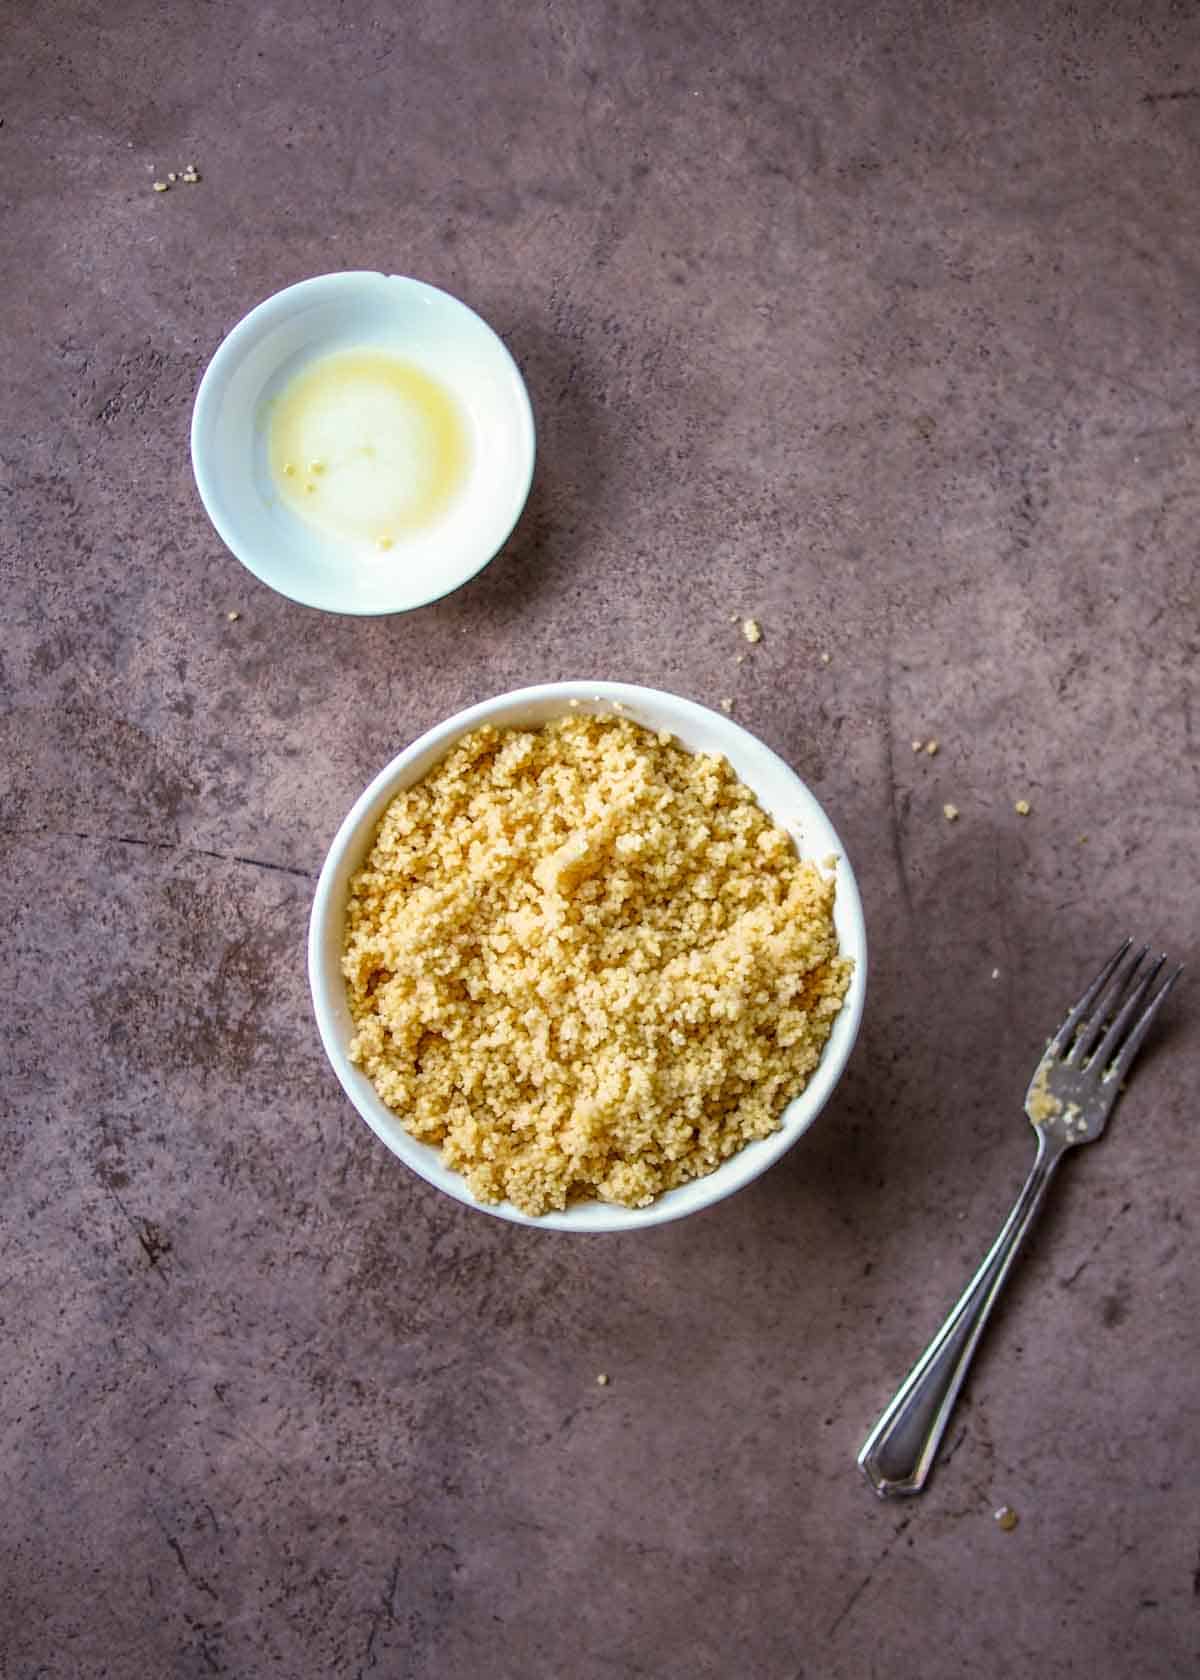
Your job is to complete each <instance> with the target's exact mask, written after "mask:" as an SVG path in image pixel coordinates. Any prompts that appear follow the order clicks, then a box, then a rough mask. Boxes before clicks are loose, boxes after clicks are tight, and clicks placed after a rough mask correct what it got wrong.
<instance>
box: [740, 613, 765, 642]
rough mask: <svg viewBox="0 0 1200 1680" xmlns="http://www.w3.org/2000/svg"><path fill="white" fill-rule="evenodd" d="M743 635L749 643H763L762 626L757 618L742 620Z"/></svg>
mask: <svg viewBox="0 0 1200 1680" xmlns="http://www.w3.org/2000/svg"><path fill="white" fill-rule="evenodd" d="M742 635H743V636H745V638H746V640H747V641H748V642H761V641H762V625H761V624H760V623H759V622H758V620H757V619H756V618H744V619H743V620H742Z"/></svg>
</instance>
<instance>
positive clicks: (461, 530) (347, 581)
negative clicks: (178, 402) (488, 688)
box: [192, 272, 535, 614]
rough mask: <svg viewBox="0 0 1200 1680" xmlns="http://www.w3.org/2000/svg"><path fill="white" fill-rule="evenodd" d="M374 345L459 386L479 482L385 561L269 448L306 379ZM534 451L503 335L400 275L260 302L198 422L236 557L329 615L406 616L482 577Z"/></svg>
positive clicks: (216, 517) (213, 508)
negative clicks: (304, 489)
mask: <svg viewBox="0 0 1200 1680" xmlns="http://www.w3.org/2000/svg"><path fill="white" fill-rule="evenodd" d="M365 347H370V348H372V349H376V350H382V351H385V352H391V353H392V354H394V355H397V356H401V357H403V358H404V359H405V360H406V361H407V362H410V363H413V364H415V365H416V366H417V367H419V368H421V369H422V370H423V371H424V372H426V373H428V374H430V375H431V376H432V377H433V378H434V379H436V380H437V381H438V382H439V383H440V384H441V385H442V386H444V387H446V388H447V389H448V390H449V391H450V392H451V394H452V395H453V396H454V397H455V398H456V399H457V402H458V405H459V407H460V409H461V411H462V414H463V417H464V420H465V423H466V427H467V431H468V434H469V438H470V451H469V454H470V465H469V467H468V470H467V477H466V481H465V483H464V485H463V488H462V489H461V490H460V491H459V493H458V494H457V495H456V496H455V498H454V501H453V502H452V504H451V505H450V507H449V508H448V509H447V511H446V512H445V514H444V515H443V516H442V517H441V518H440V519H439V520H438V521H437V523H436V524H431V525H429V526H428V527H426V528H424V529H422V530H420V531H416V532H410V533H408V534H406V535H405V536H403V537H402V538H400V539H399V540H397V542H396V544H395V546H394V547H393V548H392V549H391V550H390V551H389V552H387V553H386V554H381V555H374V554H371V553H370V552H368V551H367V550H365V549H358V550H356V549H355V548H354V546H353V545H347V544H344V543H340V542H339V541H338V540H337V539H336V538H333V537H330V536H329V535H327V534H325V533H324V532H322V531H320V530H318V529H316V528H314V527H313V526H312V525H310V524H308V523H307V522H306V521H305V520H303V519H301V518H299V517H298V516H297V515H296V514H294V513H293V512H292V511H291V510H290V509H289V508H288V507H287V506H286V504H285V502H284V501H283V500H282V499H281V498H280V496H279V494H278V492H277V490H276V488H275V485H274V483H273V481H272V476H271V471H270V463H269V459H268V447H267V445H268V436H267V434H268V430H269V422H270V415H271V409H272V405H273V403H274V401H275V399H276V398H277V397H278V396H279V395H280V393H281V392H282V391H283V390H284V389H285V387H286V386H287V385H288V384H289V382H290V381H291V380H292V379H293V378H294V377H295V375H296V374H298V373H299V372H300V371H301V370H302V369H303V368H305V367H306V366H307V365H308V364H309V363H311V362H313V361H315V360H316V359H317V358H318V357H321V356H325V355H328V354H330V353H332V352H335V351H339V350H350V349H357V348H365ZM534 452H535V445H534V428H533V412H532V409H531V408H530V405H529V394H528V392H527V391H526V389H525V383H524V381H523V380H522V378H521V375H520V373H519V372H518V370H517V365H516V363H515V362H514V361H513V359H512V357H511V355H510V354H509V352H508V350H507V349H506V348H505V346H504V344H503V343H502V342H501V340H500V339H499V338H498V337H497V336H496V334H495V333H494V332H493V331H492V329H491V327H489V326H488V324H487V323H486V321H484V320H482V319H481V318H480V317H479V316H478V315H476V314H475V312H474V310H472V309H468V308H467V306H466V304H465V303H460V302H459V300H458V299H457V298H454V297H451V296H450V294H449V293H448V292H442V291H439V290H438V289H437V287H436V286H428V285H426V284H425V283H424V282H423V281H421V280H410V279H406V278H404V277H403V276H401V275H396V274H375V273H369V272H363V273H347V274H323V275H320V276H318V277H317V278H316V279H314V280H302V281H300V282H299V284H298V285H295V286H288V287H287V288H286V290H284V291H282V292H276V294H275V296H274V297H270V298H268V299H267V300H266V302H265V303H260V304H259V305H258V306H257V308H255V309H252V310H251V311H250V313H249V314H248V315H247V316H246V317H245V318H244V319H243V320H241V321H239V322H238V324H237V326H236V327H234V329H233V331H232V332H231V333H230V334H229V336H228V337H227V338H226V339H225V340H224V342H223V343H222V344H221V346H220V347H219V349H218V350H217V352H216V354H215V356H214V357H213V359H212V361H211V362H210V363H209V365H208V368H207V369H206V371H205V374H204V378H203V379H202V380H201V382H200V389H199V391H198V392H197V394H196V406H195V410H194V413H193V415H192V467H193V470H194V472H195V475H196V486H197V489H198V490H199V492H200V499H201V501H202V502H203V503H204V507H205V510H206V512H207V513H208V516H209V518H210V519H211V520H212V522H213V524H214V526H215V527H216V529H217V533H218V535H219V536H220V537H221V539H222V541H223V542H224V543H225V545H226V547H227V548H229V549H231V550H232V552H233V553H234V554H235V555H236V556H237V558H238V559H239V560H240V561H241V562H242V564H243V565H244V566H245V567H246V568H247V569H248V570H249V571H251V572H253V573H254V575H255V577H257V578H260V579H261V580H262V582H263V583H266V584H269V585H270V587H271V588H272V589H277V590H278V591H279V592H280V594H282V595H287V596H289V597H290V598H291V599H292V600H293V601H300V602H302V603H303V604H304V605H305V606H309V607H321V608H323V609H324V610H325V611H326V612H340V613H359V614H376V613H390V612H404V611H407V610H409V609H410V608H413V607H420V606H424V605H426V603H428V602H429V601H435V600H437V599H438V597H439V596H441V595H445V594H447V593H449V591H450V590H452V589H457V588H458V586H459V585H460V584H463V583H465V582H466V581H467V579H468V578H471V577H474V575H475V573H476V572H478V571H480V570H481V569H482V568H483V567H484V566H486V565H487V563H488V561H489V560H491V559H492V558H493V556H494V555H495V554H496V553H497V552H498V551H499V549H500V548H501V547H502V546H503V544H504V542H505V540H506V539H507V537H508V535H509V533H510V532H511V531H512V528H513V526H514V525H515V524H516V522H517V519H518V518H519V516H520V513H521V509H522V508H523V507H524V505H525V499H526V497H527V496H528V494H529V486H530V482H531V480H532V478H533V462H534Z"/></svg>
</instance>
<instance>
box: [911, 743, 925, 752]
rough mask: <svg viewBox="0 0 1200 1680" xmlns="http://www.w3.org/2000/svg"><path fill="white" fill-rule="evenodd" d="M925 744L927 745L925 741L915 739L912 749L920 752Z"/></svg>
mask: <svg viewBox="0 0 1200 1680" xmlns="http://www.w3.org/2000/svg"><path fill="white" fill-rule="evenodd" d="M924 745H925V743H924V741H914V742H913V744H912V749H913V751H914V752H920V751H921V749H922V747H923V746H924Z"/></svg>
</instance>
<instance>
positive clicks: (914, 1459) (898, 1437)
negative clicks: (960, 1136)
mask: <svg viewBox="0 0 1200 1680" xmlns="http://www.w3.org/2000/svg"><path fill="white" fill-rule="evenodd" d="M1062 1154H1063V1147H1062V1145H1061V1144H1060V1143H1059V1142H1058V1141H1057V1140H1056V1139H1055V1138H1054V1137H1053V1136H1052V1135H1051V1134H1049V1133H1047V1132H1046V1131H1045V1130H1043V1129H1039V1131H1038V1152H1037V1159H1036V1160H1035V1161H1034V1163H1033V1171H1032V1172H1031V1173H1030V1175H1029V1177H1028V1178H1027V1179H1026V1180H1025V1186H1024V1188H1023V1190H1022V1191H1021V1194H1020V1195H1019V1196H1018V1197H1017V1200H1016V1205H1015V1206H1014V1208H1013V1210H1012V1212H1011V1213H1010V1214H1009V1216H1008V1218H1007V1219H1006V1220H1005V1222H1004V1226H1003V1229H1002V1230H1001V1232H1000V1235H999V1236H998V1237H997V1238H996V1241H995V1242H994V1243H993V1244H992V1247H991V1249H990V1250H989V1252H988V1256H987V1258H986V1259H985V1260H984V1262H983V1264H982V1266H980V1268H979V1270H978V1271H977V1272H976V1273H975V1276H974V1277H973V1278H972V1279H971V1281H970V1283H969V1284H968V1285H967V1287H966V1289H965V1290H964V1291H963V1293H962V1294H961V1295H960V1296H959V1299H958V1303H957V1305H956V1306H955V1307H954V1309H953V1311H952V1312H951V1314H950V1316H949V1318H947V1320H946V1322H945V1323H944V1324H943V1325H942V1327H941V1329H940V1330H939V1331H938V1333H937V1335H936V1336H935V1337H934V1338H933V1340H932V1342H930V1344H929V1346H928V1347H927V1348H926V1349H925V1352H924V1353H923V1354H922V1355H921V1357H920V1359H919V1360H918V1361H917V1363H916V1364H915V1365H914V1366H913V1368H912V1370H911V1371H910V1372H909V1374H908V1376H907V1377H906V1378H905V1380H904V1383H903V1385H902V1386H901V1388H900V1390H899V1392H898V1393H897V1395H896V1397H895V1399H894V1400H893V1401H892V1403H891V1405H890V1406H889V1407H888V1408H887V1410H886V1411H885V1412H884V1414H883V1416H882V1417H881V1418H880V1420H879V1422H878V1423H877V1424H876V1425H875V1427H874V1429H873V1430H872V1431H871V1433H870V1434H869V1435H868V1436H867V1439H866V1440H865V1441H864V1442H863V1447H862V1451H861V1452H860V1453H859V1455H858V1464H859V1468H860V1469H861V1470H862V1472H863V1474H864V1476H866V1478H867V1480H868V1481H869V1482H870V1484H871V1486H872V1487H873V1488H874V1489H875V1492H876V1493H877V1494H878V1495H879V1497H880V1498H881V1499H896V1498H902V1497H903V1496H905V1495H907V1494H913V1493H920V1491H921V1489H922V1488H923V1487H924V1486H925V1483H926V1481H927V1480H928V1478H929V1472H930V1470H931V1469H932V1468H933V1461H934V1459H935V1457H936V1456H937V1450H938V1447H939V1446H940V1445H941V1440H942V1436H943V1435H944V1434H945V1433H946V1426H947V1424H948V1423H949V1422H950V1414H951V1412H952V1411H953V1410H954V1403H955V1401H956V1400H957V1399H958V1395H959V1391H960V1389H961V1388H962V1385H963V1383H964V1382H965V1380H966V1376H967V1371H968V1369H969V1368H970V1364H971V1360H972V1359H973V1358H974V1357H975V1349H976V1348H977V1347H978V1346H979V1340H980V1337H981V1336H982V1335H983V1330H984V1326H985V1325H986V1324H987V1321H988V1318H989V1317H990V1316H991V1311H992V1308H993V1307H994V1306H995V1304H996V1301H997V1299H998V1298H999V1295H1000V1290H1001V1288H1002V1287H1003V1285H1004V1282H1005V1279H1006V1278H1007V1277H1008V1274H1009V1272H1010V1271H1011V1270H1012V1265H1013V1261H1014V1260H1015V1259H1016V1258H1017V1254H1018V1253H1019V1251H1020V1248H1021V1245H1022V1243H1023V1242H1024V1241H1025V1238H1026V1237H1027V1236H1028V1235H1029V1232H1030V1230H1031V1229H1032V1228H1033V1223H1034V1220H1035V1219H1036V1217H1037V1215H1038V1213H1039V1211H1040V1209H1041V1206H1042V1202H1043V1200H1044V1199H1045V1195H1046V1191H1047V1189H1048V1188H1049V1185H1050V1180H1051V1179H1052V1178H1053V1176H1054V1170H1055V1168H1056V1167H1057V1166H1058V1163H1059V1161H1060V1160H1061V1159H1062Z"/></svg>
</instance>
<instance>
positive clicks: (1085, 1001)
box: [1050, 939, 1133, 1056]
mask: <svg viewBox="0 0 1200 1680" xmlns="http://www.w3.org/2000/svg"><path fill="white" fill-rule="evenodd" d="M1132 944H1133V940H1132V939H1126V940H1125V941H1124V942H1123V943H1122V944H1120V945H1118V946H1117V948H1116V950H1115V951H1114V952H1113V954H1112V956H1111V957H1109V959H1108V961H1107V962H1106V963H1105V965H1104V967H1103V968H1102V969H1101V970H1100V972H1099V974H1097V976H1096V978H1095V979H1094V980H1093V981H1092V983H1091V985H1090V986H1089V987H1088V989H1087V991H1086V992H1084V994H1083V996H1082V997H1081V998H1080V1000H1079V1002H1078V1003H1077V1004H1075V1006H1074V1007H1073V1008H1072V1009H1071V1010H1070V1012H1069V1013H1068V1015H1067V1018H1066V1020H1065V1021H1064V1022H1063V1024H1062V1026H1061V1027H1059V1029H1058V1031H1057V1032H1056V1033H1055V1035H1054V1037H1053V1038H1052V1039H1051V1040H1050V1050H1051V1053H1052V1054H1053V1055H1055V1056H1061V1055H1062V1053H1063V1051H1064V1050H1065V1049H1066V1048H1067V1046H1068V1044H1070V1042H1071V1035H1072V1033H1073V1032H1074V1031H1075V1028H1076V1027H1077V1026H1078V1025H1079V1023H1080V1021H1082V1020H1083V1017H1084V1016H1085V1015H1086V1014H1087V1012H1088V1010H1089V1009H1090V1007H1091V1005H1092V1001H1093V999H1094V998H1095V997H1096V996H1097V994H1098V993H1099V991H1100V990H1101V988H1102V987H1103V985H1104V983H1105V981H1106V980H1107V979H1108V978H1109V976H1110V975H1111V974H1112V971H1113V969H1114V968H1116V966H1117V964H1118V963H1119V962H1120V960H1121V958H1122V957H1123V956H1124V955H1125V953H1126V951H1128V949H1129V947H1130V946H1131V945H1132Z"/></svg>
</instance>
